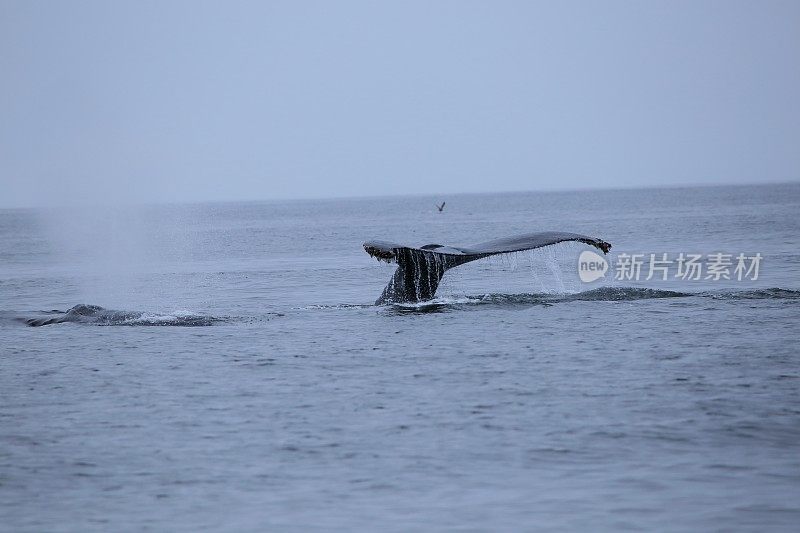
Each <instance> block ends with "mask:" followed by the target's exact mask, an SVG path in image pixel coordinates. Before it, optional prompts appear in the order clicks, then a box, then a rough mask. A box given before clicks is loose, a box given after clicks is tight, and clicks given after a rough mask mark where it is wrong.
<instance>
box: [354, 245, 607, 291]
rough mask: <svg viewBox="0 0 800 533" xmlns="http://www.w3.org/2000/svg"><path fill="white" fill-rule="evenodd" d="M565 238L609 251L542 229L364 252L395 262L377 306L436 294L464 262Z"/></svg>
mask: <svg viewBox="0 0 800 533" xmlns="http://www.w3.org/2000/svg"><path fill="white" fill-rule="evenodd" d="M566 241H577V242H582V243H584V244H588V245H590V246H594V247H595V248H597V249H599V250H601V251H602V252H603V253H604V254H606V253H608V251H609V250H610V249H611V245H610V244H609V243H607V242H605V241H603V240H601V239H598V238H595V237H587V236H586V235H580V234H578V233H566V232H560V231H545V232H541V233H527V234H524V235H515V236H513V237H506V238H503V239H496V240H493V241H488V242H482V243H479V244H474V245H472V246H467V247H463V248H462V247H459V246H442V245H441V244H426V245H425V246H420V247H419V248H416V247H413V246H404V245H402V244H395V243H392V242H386V241H368V242H365V243H364V251H366V252H367V253H368V254H369V255H370V256H372V257H374V258H376V259H377V260H379V261H386V262H387V263H397V270H395V272H394V275H393V276H392V279H391V280H389V284H388V285H386V288H385V289H383V293H382V294H381V296H380V298H378V300H377V301H376V302H375V304H376V305H381V304H385V303H403V302H412V303H413V302H421V301H425V300H430V299H431V298H433V297H434V295H435V294H436V289H437V287H438V286H439V282H440V281H441V280H442V277H443V276H444V273H445V272H446V271H447V270H449V269H451V268H453V267H457V266H459V265H463V264H464V263H469V262H470V261H475V260H477V259H482V258H484V257H489V256H491V255H497V254H505V253H511V252H521V251H523V250H533V249H534V248H541V247H543V246H550V245H552V244H557V243H560V242H566Z"/></svg>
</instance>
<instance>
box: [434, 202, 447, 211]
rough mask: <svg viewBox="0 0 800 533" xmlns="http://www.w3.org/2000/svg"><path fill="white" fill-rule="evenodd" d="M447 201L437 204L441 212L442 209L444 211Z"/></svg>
mask: <svg viewBox="0 0 800 533" xmlns="http://www.w3.org/2000/svg"><path fill="white" fill-rule="evenodd" d="M445 203H446V202H442V205H438V204H437V205H436V209H438V210H439V212H440V213H441V212H442V211H444V204H445Z"/></svg>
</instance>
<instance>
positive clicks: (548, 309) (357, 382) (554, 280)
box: [0, 184, 800, 532]
mask: <svg viewBox="0 0 800 533" xmlns="http://www.w3.org/2000/svg"><path fill="white" fill-rule="evenodd" d="M441 201H446V202H447V205H446V207H445V209H444V211H443V212H441V213H440V212H438V210H437V209H436V205H435V204H436V203H439V202H441ZM540 230H541V231H543V230H559V231H571V232H579V233H585V234H588V235H591V236H596V237H600V238H602V239H604V240H606V241H609V242H610V243H612V245H613V248H612V250H611V253H610V254H609V256H608V257H609V259H610V261H611V263H610V265H611V266H610V267H609V270H608V271H607V272H606V275H605V276H604V277H602V278H601V279H599V280H597V281H595V282H592V283H584V282H582V281H581V280H580V278H579V275H578V273H579V271H578V269H579V266H578V257H579V254H580V253H581V252H583V251H585V250H589V249H590V248H589V247H587V246H585V245H583V244H578V243H570V244H559V245H556V246H553V247H550V248H545V249H541V250H536V251H530V252H521V253H517V254H511V255H507V256H498V257H495V258H490V259H486V260H481V261H478V262H475V263H471V264H469V265H464V266H463V267H459V268H458V269H455V270H453V271H451V272H448V274H447V275H446V276H445V280H444V282H443V284H442V286H441V287H440V290H439V293H438V294H437V298H436V299H435V300H434V301H433V302H428V303H424V304H418V305H388V306H376V305H374V304H373V302H374V301H375V299H376V298H377V297H378V296H379V295H380V293H381V291H382V290H383V287H384V286H385V285H386V283H387V281H388V280H389V278H390V277H391V275H392V272H393V269H394V266H392V265H386V264H383V263H377V262H376V261H375V260H374V259H371V258H370V257H368V256H367V255H366V254H365V253H364V251H363V249H362V247H361V246H362V243H363V242H364V241H366V240H369V239H384V240H393V241H398V242H402V243H408V244H411V245H424V244H427V243H438V244H448V245H462V246H466V245H470V244H474V243H478V242H481V241H485V240H490V239H493V238H498V237H505V236H509V235H514V234H518V233H526V232H532V231H540ZM681 253H684V254H698V255H702V256H703V257H704V258H707V257H708V256H709V255H713V254H723V255H724V256H725V257H727V256H728V255H729V256H731V258H732V261H733V265H732V266H731V267H730V269H729V272H728V274H729V275H728V278H729V279H725V277H720V279H715V276H713V275H712V276H711V277H707V275H706V271H704V272H703V275H702V277H701V279H682V278H681V277H680V276H677V270H676V268H677V267H676V266H675V265H674V264H673V265H671V266H670V268H675V269H673V270H670V271H669V272H668V274H667V278H668V279H667V280H663V279H660V278H661V276H660V274H659V275H656V276H653V277H652V279H650V280H647V279H645V277H646V276H645V275H644V274H645V273H646V272H648V270H647V266H646V265H645V268H643V270H642V276H641V277H640V279H635V277H634V276H629V277H630V279H616V272H617V265H619V264H622V263H623V262H624V259H623V258H624V257H625V255H633V254H642V256H643V257H645V258H646V259H647V258H649V257H650V254H656V256H657V257H658V258H663V257H662V254H668V255H667V257H668V259H669V260H673V259H675V258H677V257H678V256H679V254H681ZM739 254H743V255H744V256H745V258H752V257H756V255H757V254H760V255H759V257H760V258H761V259H760V263H759V265H758V266H759V271H758V273H757V276H756V275H755V272H753V271H752V270H751V271H750V275H749V276H747V275H745V276H744V278H745V279H737V275H736V274H737V273H736V272H735V269H734V267H735V265H736V257H738V256H739ZM751 263H752V262H751ZM705 266H706V267H708V266H709V265H705ZM750 266H752V264H751V265H750ZM799 269H800V184H785V185H770V186H752V187H750V186H742V187H710V188H677V189H652V190H613V191H580V192H563V193H516V194H492V195H450V196H441V197H440V196H436V197H434V196H414V197H402V198H367V199H346V200H327V201H291V202H249V203H209V204H196V205H158V206H143V207H130V206H128V207H108V206H107V207H93V208H64V209H41V210H0V530H2V531H15V532H23V531H31V532H33V531H36V532H39V531H81V532H86V531H187V532H189V531H192V532H194V531H268V530H272V531H341V530H362V531H411V530H429V531H447V530H458V531H525V530H527V531H530V530H541V531H548V530H553V531H563V530H582V531H619V530H626V529H634V530H638V529H645V530H657V531H712V530H714V531H715V530H742V531H797V528H798V524H800V354H798V339H799V335H798V333H800V281H798V270H799ZM657 272H660V271H657ZM742 273H743V272H742V271H739V272H738V274H739V275H741V274H742ZM745 274H746V272H745ZM76 306H77V307H76ZM94 306H98V307H94ZM70 309H72V310H71V311H69V310H70ZM67 311H69V312H67ZM32 326H38V327H32Z"/></svg>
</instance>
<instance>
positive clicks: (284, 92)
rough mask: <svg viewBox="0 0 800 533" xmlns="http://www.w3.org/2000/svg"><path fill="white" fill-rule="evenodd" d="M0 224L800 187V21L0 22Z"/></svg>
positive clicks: (412, 12) (108, 16) (549, 10)
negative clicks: (52, 211) (71, 212)
mask: <svg viewBox="0 0 800 533" xmlns="http://www.w3.org/2000/svg"><path fill="white" fill-rule="evenodd" d="M0 52H1V53H0V68H2V72H3V77H4V83H3V84H0V207H36V206H57V205H86V204H100V203H137V204H138V203H154V202H155V203H172V202H177V203H194V202H209V201H243V200H254V201H259V200H288V199H320V198H351V197H380V196H398V195H424V194H431V195H437V196H447V195H456V194H462V193H470V194H471V193H482V192H517V191H542V192H547V191H563V190H584V189H590V190H591V189H616V188H653V187H676V186H691V185H725V184H731V185H749V184H766V183H787V182H790V183H794V182H797V181H798V180H800V150H797V146H800V106H798V105H797V103H796V100H797V96H796V95H797V94H800V69H798V68H797V65H798V64H800V3H796V2H780V1H772V2H764V3H759V4H755V3H750V2H714V1H705V2H651V3H647V4H638V3H633V2H621V1H617V2H605V3H589V2H567V3H560V4H557V5H554V4H548V3H527V2H501V3H493V4H489V3H482V2H454V1H446V2H436V3H433V4H427V3H423V2H412V3H409V4H404V5H402V6H397V5H385V4H377V5H376V4H371V3H368V2H346V3H343V4H337V5H330V4H326V3H322V2H300V3H261V2H254V1H240V2H233V3H224V4H223V3H214V2H183V1H181V2H168V3H164V4H161V3H156V2H143V3H114V4H107V3H104V2H95V1H87V2H70V3H64V4H58V3H53V4H46V3H31V2H5V3H2V4H0Z"/></svg>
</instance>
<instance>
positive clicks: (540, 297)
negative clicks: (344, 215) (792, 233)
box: [386, 287, 800, 313]
mask: <svg viewBox="0 0 800 533" xmlns="http://www.w3.org/2000/svg"><path fill="white" fill-rule="evenodd" d="M688 297H700V298H713V299H724V300H754V299H780V300H795V299H800V291H797V290H792V289H781V288H769V289H751V290H740V291H737V290H720V291H705V292H683V291H672V290H664V289H651V288H644V287H599V288H596V289H591V290H588V291H584V292H579V293H572V294H563V293H561V294H558V293H556V294H554V293H529V294H484V295H480V296H440V297H437V298H434V299H433V300H428V301H425V302H418V303H394V304H389V305H387V306H386V307H387V308H388V309H389V310H390V311H391V312H398V313H407V312H411V313H430V312H442V311H446V310H451V309H458V308H467V307H468V306H475V305H482V306H485V305H489V306H498V307H504V308H513V307H531V306H537V305H539V306H544V307H547V306H551V305H555V304H558V303H565V302H592V301H598V302H619V301H634V300H651V299H658V298H688Z"/></svg>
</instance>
